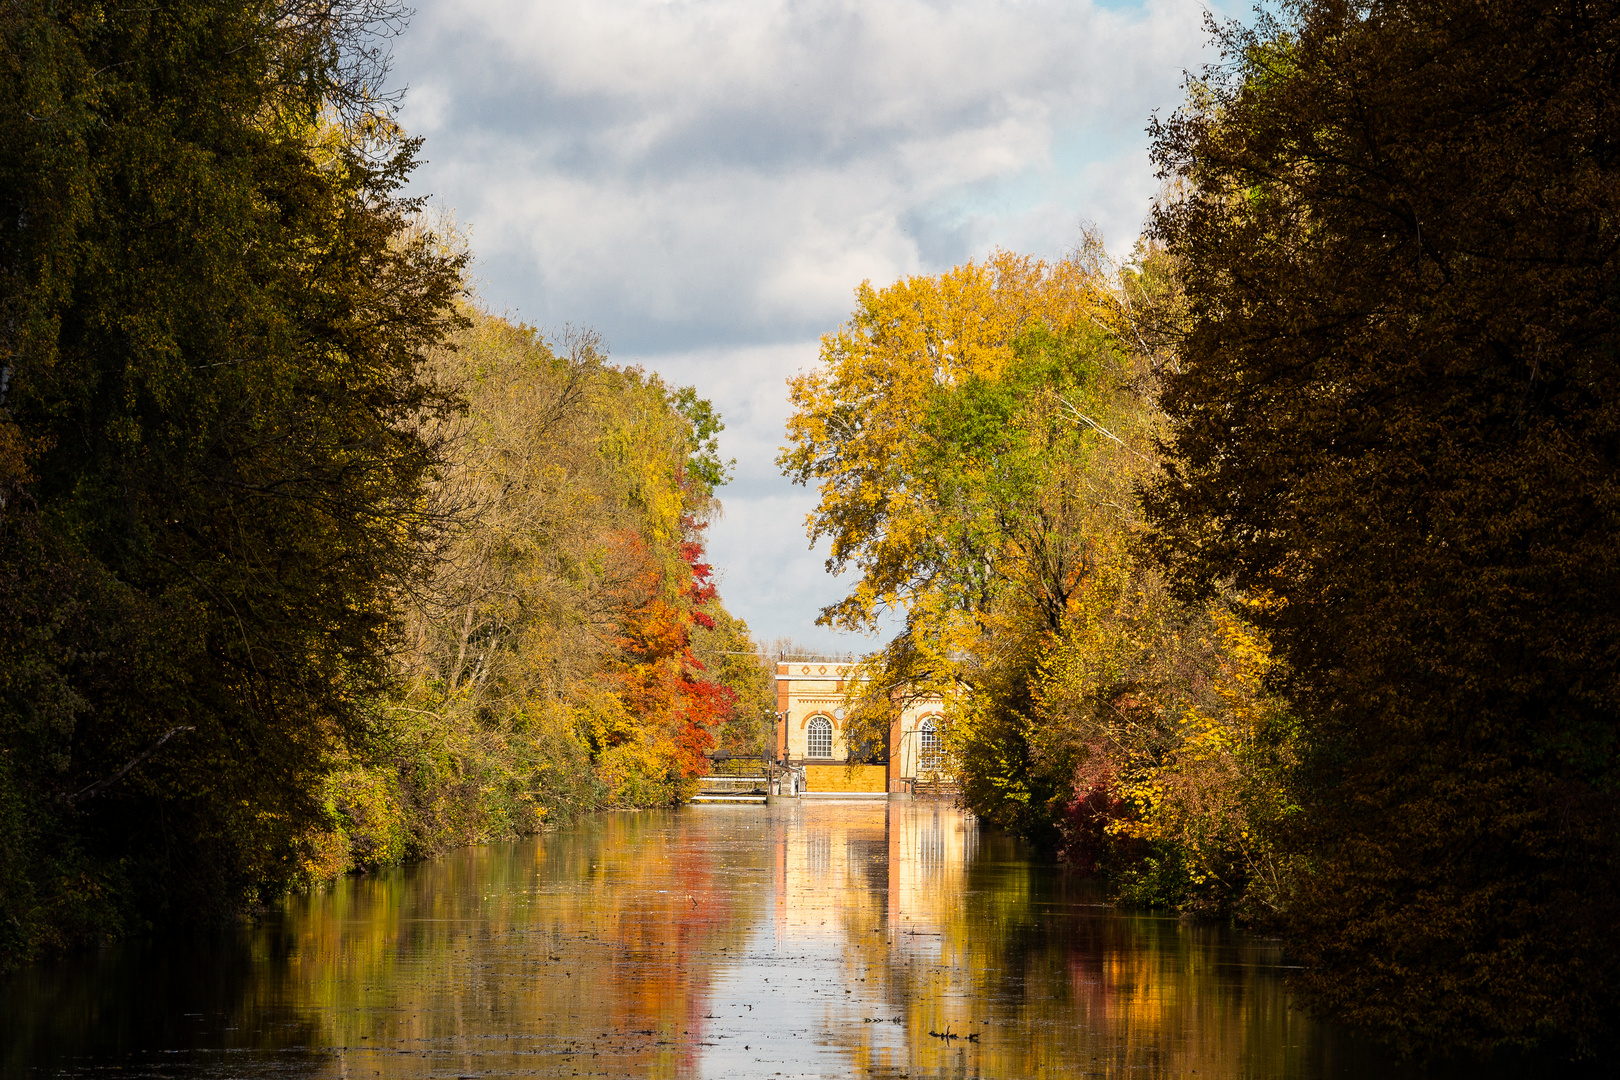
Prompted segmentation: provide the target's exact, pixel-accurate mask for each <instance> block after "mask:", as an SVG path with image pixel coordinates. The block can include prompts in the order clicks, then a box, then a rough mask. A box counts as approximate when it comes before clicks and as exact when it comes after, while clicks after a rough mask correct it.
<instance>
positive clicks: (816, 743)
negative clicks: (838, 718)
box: [805, 716, 832, 758]
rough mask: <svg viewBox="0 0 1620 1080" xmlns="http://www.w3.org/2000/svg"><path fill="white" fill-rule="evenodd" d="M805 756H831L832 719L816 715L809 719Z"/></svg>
mask: <svg viewBox="0 0 1620 1080" xmlns="http://www.w3.org/2000/svg"><path fill="white" fill-rule="evenodd" d="M805 756H806V757H825V758H830V757H832V721H831V720H828V719H826V718H825V717H821V716H818V717H816V718H815V719H814V720H812V721H810V733H809V745H808V749H807V750H806V751H805Z"/></svg>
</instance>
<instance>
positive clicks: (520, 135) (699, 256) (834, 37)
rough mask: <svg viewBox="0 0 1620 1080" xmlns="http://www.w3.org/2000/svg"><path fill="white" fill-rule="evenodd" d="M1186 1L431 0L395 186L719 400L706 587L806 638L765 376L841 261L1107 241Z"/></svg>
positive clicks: (795, 500)
mask: <svg viewBox="0 0 1620 1080" xmlns="http://www.w3.org/2000/svg"><path fill="white" fill-rule="evenodd" d="M1202 14H1203V9H1202V7H1201V6H1200V4H1199V3H1198V0H1147V2H1146V3H1145V4H1141V5H1135V6H1131V5H1127V6H1125V7H1120V8H1111V7H1102V6H1098V5H1096V4H1094V3H1091V2H1089V0H1073V2H1056V0H1006V2H987V0H935V2H929V0H886V2H872V0H866V2H861V3H855V2H840V0H666V2H659V0H593V2H591V3H584V4H582V3H578V2H573V3H560V2H557V0H423V2H422V3H421V6H420V8H419V10H418V14H417V17H416V19H415V22H414V24H413V26H412V27H411V29H410V31H409V32H408V33H407V35H406V37H405V38H404V39H402V40H401V42H400V43H399V48H398V50H397V53H398V55H397V58H396V67H395V71H396V76H397V77H398V78H399V79H400V81H402V82H404V83H407V84H408V85H409V86H410V87H411V89H410V92H409V94H408V96H407V98H406V103H405V108H404V112H403V117H402V118H403V120H404V122H405V124H406V126H407V128H408V129H410V130H412V131H414V132H416V133H418V134H422V135H425V136H426V137H427V145H426V151H425V157H426V158H427V159H428V164H426V165H425V166H424V167H423V168H422V169H421V170H420V172H419V173H418V176H417V187H418V189H420V190H423V191H425V192H432V193H433V194H435V195H436V196H437V197H439V198H440V199H442V200H443V201H444V202H445V203H448V204H449V205H450V206H452V207H454V208H455V210H456V213H457V216H458V217H459V218H460V219H461V220H462V221H464V222H466V223H468V224H469V225H470V226H471V228H472V234H473V242H474V246H475V248H476V250H477V251H478V253H479V256H480V267H479V273H480V276H481V277H482V278H483V279H484V282H485V286H484V295H485V299H486V301H488V302H489V303H490V304H491V305H492V306H493V307H495V308H497V309H502V310H508V311H512V312H515V313H517V314H519V315H521V316H522V317H524V318H526V319H527V320H529V321H530V322H534V323H537V324H540V325H543V326H553V327H556V326H561V325H562V324H563V323H565V322H567V323H573V324H576V325H588V326H593V327H594V328H596V329H597V330H598V331H600V332H601V333H602V334H603V335H604V336H605V337H606V339H607V340H608V342H609V343H610V345H612V346H613V347H614V350H615V353H616V355H617V356H618V358H619V359H621V360H633V359H638V358H639V359H642V360H644V361H645V362H646V363H648V365H649V366H651V367H655V368H657V369H659V370H662V371H665V372H666V374H668V375H670V376H671V377H672V378H675V379H676V380H677V381H680V382H683V383H686V382H689V383H693V384H695V385H697V386H698V387H699V389H700V391H701V392H702V393H703V394H704V395H705V396H709V397H712V398H714V399H715V401H716V404H717V405H718V406H719V407H720V408H721V410H722V412H723V413H724V414H725V416H726V422H727V425H728V430H727V432H726V436H725V439H726V443H727V445H728V446H730V447H732V449H731V450H730V451H729V452H730V453H734V454H736V455H737V457H738V459H739V476H738V483H737V485H736V486H735V487H734V488H733V489H730V490H728V491H727V492H723V495H724V496H725V497H726V502H727V505H728V512H727V518H726V520H725V521H724V522H722V523H720V524H717V525H716V527H715V531H714V541H713V551H714V555H715V557H716V561H717V565H719V566H721V567H722V568H723V569H724V570H725V573H726V583H725V586H724V590H725V595H726V596H727V597H728V599H729V602H730V603H731V604H732V606H733V607H734V608H736V609H737V610H738V612H739V614H742V615H743V616H744V617H746V618H747V619H748V620H749V622H750V624H752V625H755V626H756V628H757V629H759V630H760V631H761V632H762V633H767V634H776V633H794V634H804V633H807V632H809V630H810V622H811V620H812V619H813V617H814V613H815V609H816V608H817V607H819V606H820V605H821V604H823V603H826V602H828V601H829V600H830V599H832V598H834V597H835V596H836V590H837V584H836V583H834V582H831V581H830V580H829V579H827V578H826V576H825V575H824V574H823V573H822V571H821V569H820V565H821V558H820V557H819V556H816V555H814V554H812V553H810V552H808V551H807V550H806V549H805V541H804V537H803V531H802V519H803V515H804V513H805V512H806V511H807V510H808V509H809V507H810V505H811V503H810V496H809V494H808V493H806V492H803V491H800V490H798V489H793V488H790V487H789V486H788V485H787V482H786V481H785V480H783V479H782V478H781V477H780V476H778V475H777V474H776V472H775V469H774V466H772V465H771V464H770V462H771V461H772V459H774V457H775V453H776V446H777V444H778V443H779V441H780V438H781V430H782V421H783V419H784V417H785V414H786V403H785V401H784V398H783V379H784V378H785V377H786V375H787V374H790V373H791V371H792V370H794V369H795V368H797V367H799V366H804V365H808V364H809V363H811V362H813V360H814V358H815V345H814V341H815V339H816V337H817V336H818V335H819V334H821V333H823V332H825V331H827V330H830V329H832V328H833V327H834V326H836V325H837V324H838V323H839V322H840V321H841V320H842V319H843V318H844V317H845V315H846V314H847V313H848V310H849V306H850V302H851V293H852V290H853V288H854V287H855V286H856V285H857V284H858V283H859V282H860V281H861V280H863V279H867V278H870V279H872V280H873V281H874V282H877V283H884V282H887V281H891V280H893V279H895V278H896V277H899V276H901V275H904V274H910V273H919V272H933V271H937V270H940V269H944V268H946V267H949V266H951V265H953V264H955V263H958V262H961V261H963V260H965V259H968V258H973V257H977V256H982V255H983V254H984V253H985V252H986V251H988V250H989V249H990V248H992V247H994V246H1003V247H1008V248H1012V249H1014V250H1019V251H1028V252H1032V253H1035V254H1040V255H1046V256H1057V255H1061V254H1062V253H1063V252H1064V251H1065V250H1067V249H1068V248H1070V247H1071V246H1072V245H1073V244H1074V243H1075V241H1076V240H1077V239H1078V236H1079V231H1080V226H1081V224H1082V222H1087V221H1089V222H1094V223H1096V224H1098V225H1100V226H1101V227H1102V229H1103V232H1104V234H1105V236H1106V237H1107V238H1108V240H1109V242H1110V244H1111V246H1112V247H1114V248H1115V249H1117V250H1120V251H1123V250H1124V249H1127V248H1128V247H1129V244H1130V242H1131V241H1132V240H1133V239H1134V237H1135V235H1136V232H1137V229H1138V227H1139V226H1140V223H1141V220H1142V217H1143V215H1144V213H1145V211H1146V207H1147V202H1148V198H1149V197H1150V195H1151V193H1152V191H1153V186H1154V181H1153V178H1152V173H1151V169H1150V167H1149V165H1148V163H1147V158H1146V153H1145V143H1146V136H1145V135H1144V134H1143V128H1144V126H1145V125H1146V123H1147V120H1148V117H1149V115H1150V114H1151V113H1152V112H1153V111H1154V110H1155V109H1157V110H1161V111H1168V110H1169V109H1171V108H1173V107H1174V106H1175V105H1176V104H1177V101H1178V100H1179V93H1180V91H1179V85H1180V80H1181V72H1182V70H1183V69H1185V68H1190V67H1194V66H1196V65H1197V64H1198V63H1200V62H1201V60H1202V56H1201V53H1200V47H1201V45H1202V42H1203V34H1202V30H1201V20H1202Z"/></svg>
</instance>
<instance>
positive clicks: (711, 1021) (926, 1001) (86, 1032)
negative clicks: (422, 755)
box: [0, 801, 1399, 1080]
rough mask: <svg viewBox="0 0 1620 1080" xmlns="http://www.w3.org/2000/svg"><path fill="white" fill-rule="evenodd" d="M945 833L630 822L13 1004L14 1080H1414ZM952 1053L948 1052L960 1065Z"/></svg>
mask: <svg viewBox="0 0 1620 1080" xmlns="http://www.w3.org/2000/svg"><path fill="white" fill-rule="evenodd" d="M1286 975H1287V969H1286V965H1285V963H1284V959H1283V957H1282V955H1281V953H1280V952H1279V950H1278V948H1277V946H1276V945H1275V944H1274V943H1273V942H1270V941H1267V940H1265V939H1262V938H1257V937H1253V936H1246V935H1242V934H1238V933H1233V932H1230V931H1226V930H1221V929H1216V928H1209V927H1194V926H1186V925H1182V924H1180V923H1179V922H1177V920H1176V919H1174V918H1170V917H1162V916H1158V915H1153V914H1143V913H1131V912H1124V911H1120V910H1117V909H1115V908H1113V907H1110V906H1108V905H1107V904H1106V903H1104V902H1103V898H1102V897H1101V896H1100V895H1098V894H1097V893H1096V891H1095V890H1094V889H1093V888H1091V887H1090V886H1088V884H1087V883H1086V882H1083V881H1076V880H1074V879H1072V878H1069V877H1066V876H1065V875H1063V874H1062V873H1061V872H1059V871H1058V870H1057V869H1056V868H1054V867H1051V866H1047V865H1040V864H1037V863H1035V862H1032V861H1031V859H1030V857H1029V855H1028V853H1027V852H1026V851H1025V850H1024V849H1023V848H1022V847H1021V846H1020V845H1019V844H1018V843H1017V842H1015V841H1013V840H1012V839H1010V838H1008V837H1006V836H1004V835H1001V834H998V833H996V832H994V831H991V830H988V829H981V828H980V827H979V826H978V824H977V823H976V822H975V820H974V819H973V818H972V817H971V816H969V815H966V814H964V813H962V812H960V811H957V810H954V809H951V808H950V807H949V806H947V805H944V804H931V803H922V802H918V803H909V802H908V803H901V802H893V803H889V802H881V801H876V802H855V801H849V802H836V801H817V802H797V801H795V802H789V803H788V804H786V805H777V806H771V807H763V806H693V807H686V808H683V809H680V810H676V811H668V812H648V813H635V814H605V815H601V816H599V817H597V818H594V819H592V820H589V821H587V822H585V823H583V824H581V825H580V826H578V827H576V828H572V829H568V830H565V831H559V832H555V833H550V834H546V835H543V836H539V837H536V838H533V839H531V840H527V841H523V842H517V843H508V844H495V845H490V846H486V847H480V848H473V849H468V850H465V851H460V852H456V853H454V854H451V855H448V856H446V857H444V858H442V859H439V860H436V861H434V862H430V863H424V864H421V865H417V866H411V867H406V868H403V869H398V870H393V871H389V872H385V873H378V874H369V875H365V876H361V877H354V878H349V879H346V880H344V881H342V882H340V883H338V884H337V885H336V886H334V887H333V888H331V889H330V890H328V891H326V892H323V893H321V894H318V895H313V896H306V897H299V898H296V899H294V900H293V901H291V902H289V903H288V904H286V905H285V906H284V907H283V908H281V909H279V910H277V911H275V912H273V913H271V914H270V915H268V916H265V917H262V918H260V919H258V920H257V921H255V922H254V923H252V924H251V925H249V924H244V925H243V926H241V927H239V928H237V929H236V930H235V931H234V932H229V933H223V934H221V933H215V934H209V935H199V936H197V937H196V938H192V939H186V940H165V941H156V942H146V943H142V944H136V945H129V946H124V947H119V948H115V949H108V950H104V951H103V952H101V953H97V954H94V955H91V956H86V957H80V958H76V959H73V960H71V961H65V962H56V963H51V964H43V965H38V966H36V967H34V968H31V969H29V970H27V971H25V972H23V973H21V974H19V975H18V976H16V977H14V978H11V979H8V980H6V981H5V982H4V983H3V984H0V1066H3V1067H4V1070H5V1074H6V1075H8V1076H9V1075H28V1076H88V1075H104V1074H108V1073H111V1072H117V1073H118V1075H120V1076H126V1077H130V1076H151V1077H199V1078H201V1077H208V1078H213V1077H270V1076H275V1077H280V1076H287V1077H306V1076H307V1077H355V1078H363V1077H383V1078H390V1077H413V1078H414V1077H424V1078H425V1077H474V1076H479V1077H481V1076H598V1077H640V1076H649V1077H769V1078H774V1077H908V1078H923V1077H1131V1078H1138V1077H1142V1078H1148V1077H1195V1076H1196V1077H1198V1078H1200V1080H1220V1078H1228V1077H1245V1078H1256V1080H1269V1078H1283V1077H1289V1078H1302V1080H1314V1078H1332V1077H1365V1076H1368V1075H1378V1076H1380V1077H1388V1076H1392V1075H1396V1074H1398V1073H1399V1070H1392V1069H1391V1068H1390V1067H1389V1066H1388V1065H1387V1063H1385V1062H1384V1061H1383V1060H1382V1058H1381V1057H1380V1056H1379V1055H1378V1054H1377V1053H1376V1052H1375V1051H1374V1050H1372V1049H1371V1048H1369V1047H1366V1046H1364V1045H1362V1044H1359V1043H1357V1042H1356V1041H1354V1040H1353V1039H1351V1038H1349V1037H1347V1036H1346V1035H1344V1034H1343V1033H1341V1032H1338V1031H1336V1030H1333V1029H1330V1028H1327V1027H1325V1026H1323V1025H1320V1024H1316V1023H1313V1022H1311V1021H1310V1020H1308V1019H1307V1018H1306V1017H1304V1016H1303V1015H1301V1014H1300V1013H1298V1012H1296V1011H1294V1010H1292V1009H1291V1008H1290V1007H1289V997H1288V993H1287V990H1286V987H1285V977H1286ZM940 1036H946V1037H943V1038H942V1037H940Z"/></svg>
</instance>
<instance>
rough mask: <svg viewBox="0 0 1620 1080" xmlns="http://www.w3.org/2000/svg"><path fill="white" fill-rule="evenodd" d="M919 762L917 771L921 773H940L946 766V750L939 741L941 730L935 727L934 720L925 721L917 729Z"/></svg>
mask: <svg viewBox="0 0 1620 1080" xmlns="http://www.w3.org/2000/svg"><path fill="white" fill-rule="evenodd" d="M917 749H918V759H919V760H918V761H917V771H918V772H920V773H935V772H938V771H939V769H940V766H941V765H942V764H944V760H945V748H944V745H943V744H942V743H941V742H940V741H939V728H937V727H935V726H934V722H933V721H932V720H924V721H923V722H922V726H921V727H919V728H918V729H917Z"/></svg>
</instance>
